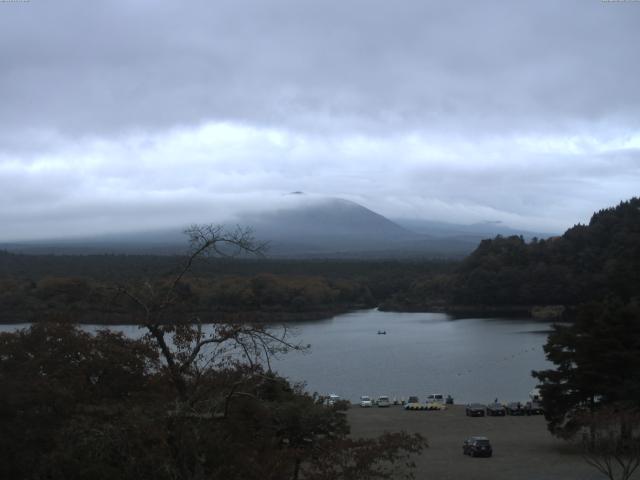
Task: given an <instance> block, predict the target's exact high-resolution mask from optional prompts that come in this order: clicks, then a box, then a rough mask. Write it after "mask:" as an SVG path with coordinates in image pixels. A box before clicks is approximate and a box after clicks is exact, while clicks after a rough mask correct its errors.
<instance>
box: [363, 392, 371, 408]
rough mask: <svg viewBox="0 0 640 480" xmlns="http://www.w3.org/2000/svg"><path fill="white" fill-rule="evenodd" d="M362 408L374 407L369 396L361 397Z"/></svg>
mask: <svg viewBox="0 0 640 480" xmlns="http://www.w3.org/2000/svg"><path fill="white" fill-rule="evenodd" d="M360 406H361V407H373V400H371V397H369V396H368V395H362V396H361V397H360Z"/></svg>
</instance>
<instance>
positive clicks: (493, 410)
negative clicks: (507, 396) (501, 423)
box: [487, 403, 505, 417]
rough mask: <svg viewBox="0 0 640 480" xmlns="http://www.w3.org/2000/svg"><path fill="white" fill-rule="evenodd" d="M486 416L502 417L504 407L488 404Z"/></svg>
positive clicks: (498, 404)
mask: <svg viewBox="0 0 640 480" xmlns="http://www.w3.org/2000/svg"><path fill="white" fill-rule="evenodd" d="M487 416H490V417H504V416H505V411H504V406H503V405H502V404H501V403H490V404H489V405H487Z"/></svg>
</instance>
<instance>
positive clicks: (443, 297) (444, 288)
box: [387, 198, 640, 311]
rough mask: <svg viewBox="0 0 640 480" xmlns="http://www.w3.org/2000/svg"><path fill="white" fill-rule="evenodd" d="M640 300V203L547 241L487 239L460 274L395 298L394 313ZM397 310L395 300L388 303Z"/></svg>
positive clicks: (603, 212) (613, 210)
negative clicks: (415, 309) (433, 308)
mask: <svg viewBox="0 0 640 480" xmlns="http://www.w3.org/2000/svg"><path fill="white" fill-rule="evenodd" d="M638 297H640V199H639V198H632V199H631V200H629V201H625V202H622V203H620V204H619V205H618V206H617V207H613V208H607V209H604V210H600V211H599V212H597V213H595V214H594V215H593V216H592V218H591V221H590V222H589V225H576V226H574V227H572V228H570V229H569V230H567V231H566V232H565V234H564V235H562V236H561V237H552V238H549V239H547V240H540V239H533V240H532V241H530V242H528V243H527V242H525V240H524V239H523V238H522V237H518V236H511V237H502V236H498V237H496V238H494V239H493V240H483V241H482V242H481V243H480V245H479V246H478V248H477V249H476V250H475V251H474V252H473V253H472V254H471V255H469V256H468V257H467V258H466V259H465V260H464V261H462V262H461V263H460V265H459V267H458V268H457V269H456V271H455V272H454V273H452V274H449V275H441V276H440V277H439V278H431V279H430V280H427V281H424V282H422V283H416V284H414V285H413V286H412V287H411V288H410V289H409V290H408V291H407V292H404V293H403V294H397V295H396V297H395V304H396V307H399V306H400V305H402V304H404V306H405V307H406V308H410V307H411V306H414V307H417V306H418V305H422V307H423V308H428V307H429V306H430V305H431V306H434V305H443V306H445V309H446V308H449V309H451V310H453V311H455V310H456V308H457V309H460V310H461V311H462V310H464V309H463V308H461V307H462V306H476V307H495V308H496V309H497V310H498V309H500V308H507V307H513V306H516V307H517V306H529V307H530V306H533V305H565V306H573V305H578V304H580V303H583V302H588V301H601V300H605V299H608V298H609V299H611V298H615V299H617V300H621V301H622V302H625V303H627V302H629V301H630V300H633V299H634V298H638ZM387 306H388V308H393V302H391V304H389V305H387Z"/></svg>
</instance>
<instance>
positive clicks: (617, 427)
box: [581, 405, 640, 480]
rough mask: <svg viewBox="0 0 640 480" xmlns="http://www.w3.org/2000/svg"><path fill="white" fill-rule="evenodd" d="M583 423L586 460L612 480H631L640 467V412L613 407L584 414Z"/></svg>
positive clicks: (582, 442)
mask: <svg viewBox="0 0 640 480" xmlns="http://www.w3.org/2000/svg"><path fill="white" fill-rule="evenodd" d="M587 415H588V416H587ZM582 421H583V422H584V425H585V427H584V434H583V436H582V439H581V444H582V448H583V457H584V459H585V461H586V462H587V463H588V464H589V465H591V466H592V467H594V468H596V469H597V470H598V471H599V472H601V473H602V474H603V475H606V477H607V478H609V479H610V480H628V479H629V478H631V476H632V475H633V473H634V472H635V471H636V470H637V469H638V467H639V466H640V412H639V411H638V410H637V409H636V408H634V407H631V408H630V407H627V406H620V405H614V406H610V407H606V408H603V409H601V410H598V411H596V412H594V413H591V414H585V417H584V418H582Z"/></svg>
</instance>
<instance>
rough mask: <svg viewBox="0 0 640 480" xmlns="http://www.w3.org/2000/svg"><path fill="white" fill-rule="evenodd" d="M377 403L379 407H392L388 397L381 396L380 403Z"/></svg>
mask: <svg viewBox="0 0 640 480" xmlns="http://www.w3.org/2000/svg"><path fill="white" fill-rule="evenodd" d="M376 403H377V404H378V407H390V406H391V400H389V397H387V396H386V395H380V396H379V397H378V401H377V402H376Z"/></svg>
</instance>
